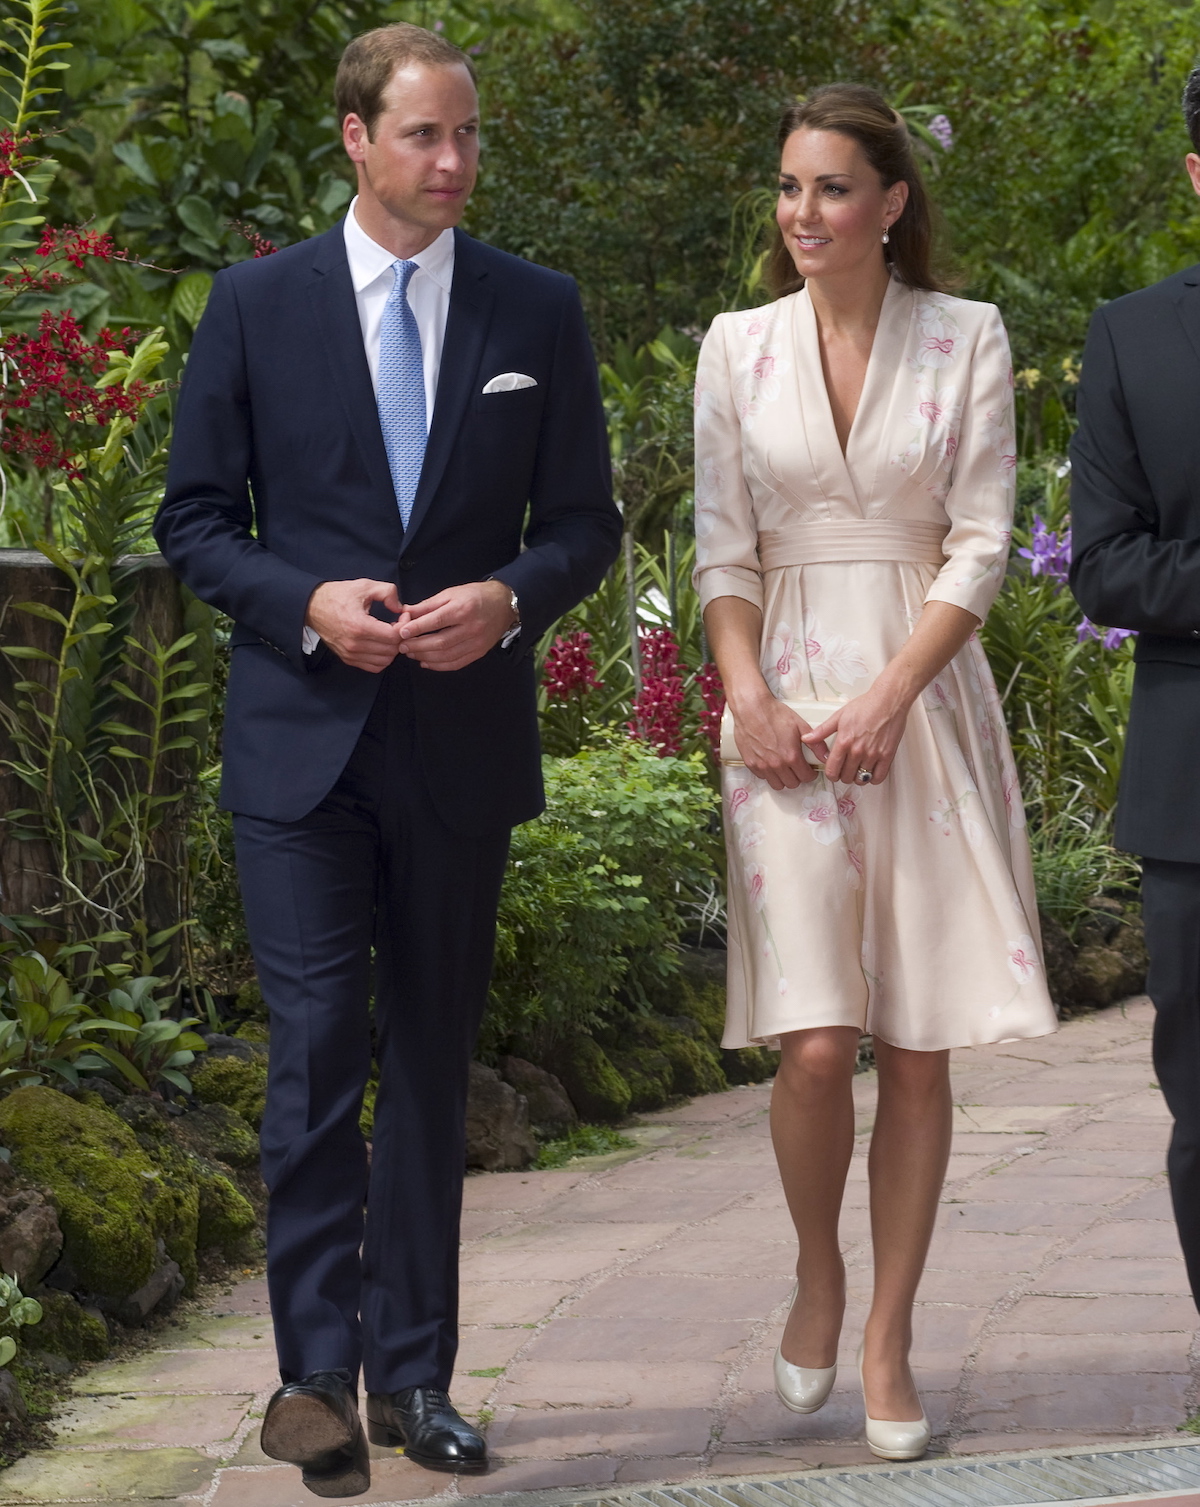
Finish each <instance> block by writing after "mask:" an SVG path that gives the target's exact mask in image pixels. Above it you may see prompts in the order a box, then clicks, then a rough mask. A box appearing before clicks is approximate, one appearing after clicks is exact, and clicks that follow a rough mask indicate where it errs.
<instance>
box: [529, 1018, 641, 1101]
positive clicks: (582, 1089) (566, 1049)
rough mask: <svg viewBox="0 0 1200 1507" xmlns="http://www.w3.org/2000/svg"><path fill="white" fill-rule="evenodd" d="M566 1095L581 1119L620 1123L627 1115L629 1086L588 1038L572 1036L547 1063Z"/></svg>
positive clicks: (601, 1051) (591, 1039)
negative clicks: (617, 1121)
mask: <svg viewBox="0 0 1200 1507" xmlns="http://www.w3.org/2000/svg"><path fill="white" fill-rule="evenodd" d="M547 1066H548V1067H549V1068H550V1070H551V1072H553V1073H554V1074H555V1075H556V1076H557V1077H558V1079H559V1080H560V1082H561V1083H562V1086H563V1087H564V1088H565V1089H566V1091H567V1093H568V1094H569V1095H570V1099H571V1103H572V1104H573V1105H574V1106H575V1108H576V1109H577V1110H578V1111H579V1115H580V1118H581V1119H584V1120H599V1121H611V1120H622V1119H624V1117H625V1116H626V1115H627V1114H628V1113H629V1101H630V1092H629V1084H628V1083H626V1081H625V1079H624V1078H623V1077H622V1076H621V1074H620V1073H619V1072H618V1071H617V1069H616V1068H615V1067H614V1066H613V1065H612V1063H611V1062H610V1061H609V1059H608V1057H607V1056H606V1054H605V1052H604V1048H603V1047H602V1046H601V1045H600V1043H599V1042H598V1041H595V1040H594V1039H593V1038H592V1037H591V1036H582V1035H580V1036H575V1037H573V1038H572V1039H571V1040H570V1041H568V1042H563V1043H562V1045H561V1046H560V1047H559V1048H558V1049H557V1050H556V1051H555V1052H554V1053H553V1055H552V1058H551V1060H550V1062H548V1063H547Z"/></svg>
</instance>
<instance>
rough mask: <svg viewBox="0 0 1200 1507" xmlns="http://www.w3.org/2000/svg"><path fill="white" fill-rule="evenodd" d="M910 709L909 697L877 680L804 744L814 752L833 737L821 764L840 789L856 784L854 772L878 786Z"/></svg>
mask: <svg viewBox="0 0 1200 1507" xmlns="http://www.w3.org/2000/svg"><path fill="white" fill-rule="evenodd" d="M911 706H912V701H911V699H910V698H909V697H907V696H904V695H901V694H899V693H898V692H897V691H895V690H893V689H892V688H891V687H889V686H888V685H886V684H885V683H884V682H883V681H882V679H881V680H877V681H876V682H875V684H874V685H873V686H872V687H871V689H870V690H869V691H865V692H864V693H863V694H862V695H861V696H856V697H855V698H854V700H853V701H847V703H846V705H845V706H843V707H839V708H838V710H837V711H836V712H834V714H833V716H832V717H827V718H826V719H825V721H824V722H822V723H821V725H820V727H816V728H814V729H813V730H812V732H810V733H808V734H806V735H805V737H804V742H805V743H807V744H808V745H809V747H810V748H813V749H814V750H816V749H823V748H824V746H825V740H827V739H829V738H832V737H833V735H834V734H835V733H836V734H837V738H836V741H835V742H834V744H833V747H832V749H831V750H830V752H829V755H828V758H827V759H826V760H825V773H826V775H827V776H828V778H829V779H831V780H835V781H840V782H841V783H842V784H844V785H851V784H857V783H858V779H857V775H858V771H859V770H860V769H869V770H870V771H871V781H870V783H871V784H872V785H881V784H882V783H883V781H884V780H886V779H887V777H888V772H889V771H890V770H891V767H892V761H893V759H895V757H896V750H897V749H898V748H899V747H900V739H901V738H902V737H903V736H904V727H905V723H906V722H907V721H908V712H909V708H910V707H911ZM797 720H798V719H797ZM738 747H739V748H740V747H741V740H740V738H739V741H738Z"/></svg>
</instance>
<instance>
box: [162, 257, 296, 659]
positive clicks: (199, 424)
mask: <svg viewBox="0 0 1200 1507" xmlns="http://www.w3.org/2000/svg"><path fill="white" fill-rule="evenodd" d="M253 459H254V456H253V434H252V425H251V415H250V397H249V391H248V384H247V373H246V357H245V345H244V336H243V331H242V321H241V316H240V313H239V310H238V304H237V296H236V290H235V288H234V286H233V283H232V280H231V279H230V278H229V277H228V276H227V275H226V274H220V273H219V274H218V275H217V278H216V281H215V282H214V284H213V290H212V294H211V296H210V297H209V301H208V307H207V308H206V309H205V311H204V317H203V318H202V319H201V321H200V325H199V327H198V329H197V330H196V338H195V340H194V341H193V343H192V349H191V354H190V355H189V357H188V363H187V369H186V371H185V373H184V378H183V387H182V390H181V391H180V395H179V406H178V410H177V412H176V416H175V429H174V435H173V437H172V443H171V460H170V465H169V467H168V470H167V487H166V494H165V496H164V497H163V501H162V505H161V507H160V508H159V510H158V516H157V518H156V519H155V521H154V537H155V539H156V540H157V541H158V547H159V548H160V549H161V550H162V552H163V554H164V555H165V556H166V558H167V560H168V561H169V562H170V564H171V566H172V568H173V569H174V570H175V572H176V574H177V575H178V576H179V577H180V579H181V580H183V581H184V582H186V584H187V585H188V586H190V587H191V589H192V590H193V591H194V592H195V593H196V595H197V596H198V597H199V598H200V599H201V600H202V601H205V602H210V603H211V604H212V605H213V606H214V607H218V608H220V610H221V611H222V612H226V613H228V614H229V616H230V617H232V618H233V619H234V620H235V621H236V622H238V623H240V624H243V625H244V626H245V627H247V628H250V629H251V630H252V631H253V632H255V633H257V634H259V635H260V636H261V637H262V638H263V639H265V640H266V642H267V643H269V644H271V645H272V646H273V647H274V648H276V649H278V650H279V651H280V653H282V654H285V655H286V656H287V658H288V659H290V660H291V661H292V662H293V664H295V665H297V666H298V667H299V668H305V660H306V656H305V654H304V652H303V647H302V641H303V630H304V615H305V613H306V611H307V609H308V599H309V597H310V596H311V595H312V593H313V591H314V590H315V588H316V587H317V586H319V585H320V583H321V577H319V576H313V575H310V574H309V573H308V572H307V571H304V570H300V569H299V568H298V567H297V566H294V565H289V564H288V563H287V562H286V561H285V560H281V559H280V558H279V556H278V555H273V554H272V553H271V552H270V550H268V549H266V548H265V547H264V546H263V545H262V544H260V543H259V542H258V540H257V539H256V538H255V537H254V535H253V534H252V533H251V528H252V525H253V522H254V509H253V505H252V503H251V500H250V486H249V476H250V472H251V468H252V465H253Z"/></svg>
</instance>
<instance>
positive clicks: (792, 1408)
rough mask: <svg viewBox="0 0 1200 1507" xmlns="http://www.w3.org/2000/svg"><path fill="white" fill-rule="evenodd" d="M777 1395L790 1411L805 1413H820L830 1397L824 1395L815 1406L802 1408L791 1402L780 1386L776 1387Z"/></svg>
mask: <svg viewBox="0 0 1200 1507" xmlns="http://www.w3.org/2000/svg"><path fill="white" fill-rule="evenodd" d="M775 1396H776V1397H778V1398H779V1400H780V1402H781V1403H783V1405H784V1407H785V1408H787V1410H788V1412H789V1413H803V1414H805V1415H807V1414H809V1413H819V1412H820V1411H821V1409H822V1408H823V1407H824V1406H825V1404H826V1403H827V1402H828V1401H829V1398H828V1397H822V1398H821V1400H820V1402H818V1403H817V1404H816V1405H815V1406H814V1407H811V1408H802V1407H798V1406H797V1405H796V1403H794V1402H789V1401H788V1400H787V1398H786V1397H785V1396H784V1395H783V1393H782V1392H781V1391H780V1390H779V1388H778V1387H776V1388H775Z"/></svg>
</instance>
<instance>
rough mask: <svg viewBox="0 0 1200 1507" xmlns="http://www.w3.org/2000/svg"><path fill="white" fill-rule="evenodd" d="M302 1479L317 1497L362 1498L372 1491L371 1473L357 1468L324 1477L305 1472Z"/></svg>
mask: <svg viewBox="0 0 1200 1507" xmlns="http://www.w3.org/2000/svg"><path fill="white" fill-rule="evenodd" d="M300 1479H301V1480H302V1481H303V1482H304V1484H305V1486H307V1487H308V1489H309V1491H311V1492H312V1494H313V1496H315V1497H360V1496H362V1495H363V1494H364V1493H365V1492H368V1491H370V1489H371V1474H370V1472H369V1471H363V1470H358V1469H356V1468H352V1469H350V1470H344V1471H338V1472H336V1473H334V1474H329V1475H323V1476H310V1475H309V1474H308V1472H307V1471H305V1472H304V1474H303V1475H302V1476H301V1478H300Z"/></svg>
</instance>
